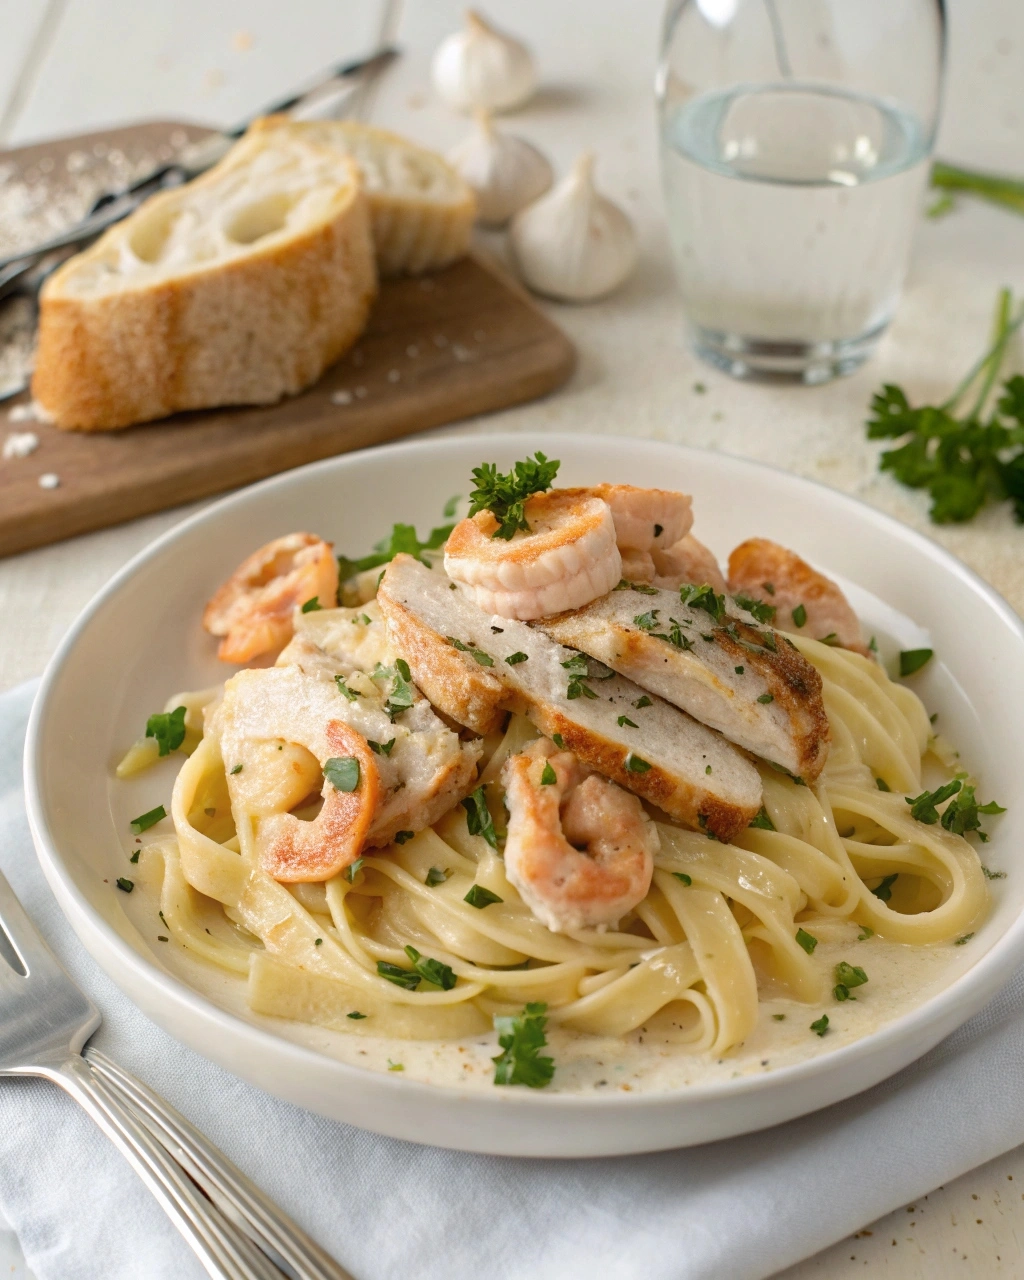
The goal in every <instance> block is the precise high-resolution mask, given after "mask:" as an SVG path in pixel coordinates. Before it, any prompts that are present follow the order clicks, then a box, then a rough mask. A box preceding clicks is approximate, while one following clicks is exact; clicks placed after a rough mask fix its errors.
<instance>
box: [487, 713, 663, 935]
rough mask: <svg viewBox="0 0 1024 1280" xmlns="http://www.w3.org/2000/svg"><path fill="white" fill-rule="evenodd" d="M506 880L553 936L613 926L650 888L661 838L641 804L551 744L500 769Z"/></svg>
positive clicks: (516, 757)
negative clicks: (506, 818) (505, 814)
mask: <svg viewBox="0 0 1024 1280" xmlns="http://www.w3.org/2000/svg"><path fill="white" fill-rule="evenodd" d="M502 780H503V782H504V785H505V803H506V805H507V806H508V812H509V822H508V836H507V839H506V841H505V873H506V875H507V876H508V878H509V880H510V881H511V882H512V884H514V885H515V887H516V888H517V889H518V890H519V893H520V895H521V896H522V898H523V901H524V902H525V903H526V904H527V906H528V907H529V908H530V910H531V911H532V912H533V914H534V915H535V916H536V917H537V919H538V920H540V921H541V922H542V923H543V924H545V925H547V927H548V928H549V929H551V930H552V931H553V932H555V933H559V932H562V931H564V930H567V929H581V928H584V927H586V926H588V925H608V924H614V923H615V922H616V921H617V920H619V919H621V917H622V916H624V915H625V914H626V912H627V911H630V910H632V908H633V907H635V906H636V904H637V903H638V902H641V901H642V900H643V899H644V898H645V897H646V896H647V891H648V890H649V889H650V887H651V876H652V874H653V872H654V855H655V854H656V853H657V852H658V849H659V847H660V840H659V838H658V831H657V828H656V827H655V825H654V823H653V822H652V821H651V819H650V818H649V817H648V816H647V814H646V813H645V812H644V808H643V806H642V805H641V803H640V801H639V800H638V799H637V797H636V796H634V795H630V793H629V792H628V791H623V790H622V788H621V787H618V786H616V785H615V783H614V782H610V781H609V780H608V779H607V778H603V777H601V776H600V775H599V774H596V773H590V772H588V771H587V770H586V769H585V768H584V767H583V766H582V765H581V764H580V763H579V761H578V760H577V758H576V756H575V755H574V754H573V753H572V752H571V751H559V750H558V749H557V748H556V747H555V745H554V743H552V742H551V741H549V740H548V739H547V738H541V739H539V740H538V741H537V742H533V743H531V744H530V746H529V747H527V748H526V750H525V751H523V752H521V753H520V754H519V755H514V756H510V757H509V758H508V760H507V761H506V762H505V764H504V766H503V769H502Z"/></svg>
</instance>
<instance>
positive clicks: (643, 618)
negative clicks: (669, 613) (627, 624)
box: [633, 609, 661, 631]
mask: <svg viewBox="0 0 1024 1280" xmlns="http://www.w3.org/2000/svg"><path fill="white" fill-rule="evenodd" d="M660 612H661V610H660V609H648V611H647V612H646V613H638V614H637V615H636V617H635V618H634V619H633V626H634V627H639V628H640V630H641V631H653V630H654V628H655V627H656V626H657V625H658V614H659V613H660Z"/></svg>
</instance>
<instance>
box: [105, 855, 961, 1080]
mask: <svg viewBox="0 0 1024 1280" xmlns="http://www.w3.org/2000/svg"><path fill="white" fill-rule="evenodd" d="M131 875H132V877H133V878H134V882H135V890H134V892H133V893H132V894H131V895H130V897H129V898H128V901H127V902H126V904H125V906H126V908H127V911H128V914H129V916H130V917H131V918H132V921H133V923H134V924H135V925H136V927H137V928H138V929H139V931H140V932H141V934H142V936H143V937H144V938H147V939H149V940H151V943H152V949H153V952H154V953H155V956H156V958H157V960H158V961H159V962H162V963H163V965H164V966H165V967H166V968H167V969H168V970H169V971H170V972H171V973H173V974H174V975H175V976H177V977H179V978H181V979H182V981H184V982H185V983H186V984H187V985H188V986H190V987H192V988H193V989H194V990H197V991H199V992H200V993H201V994H202V995H204V996H206V997H207V998H208V999H209V1000H211V1001H212V1002H213V1003H214V1004H216V1005H218V1006H219V1007H220V1008H222V1009H226V1010H228V1011H229V1012H231V1013H233V1014H236V1015H237V1016H238V1017H240V1018H242V1019H244V1020H245V1021H246V1022H249V1023H251V1024H253V1025H254V1026H258V1027H262V1028H263V1029H265V1030H267V1031H270V1032H271V1033H272V1034H274V1035H279V1036H283V1037H284V1038H285V1039H286V1040H291V1041H293V1042H294V1043H296V1044H301V1045H304V1046H305V1047H307V1048H310V1049H315V1050H317V1051H318V1052H320V1053H325V1054H328V1055H329V1056H330V1057H333V1058H337V1059H338V1060H339V1061H341V1062H346V1063H349V1064H350V1065H352V1066H357V1067H363V1068H366V1069H368V1070H371V1071H388V1070H395V1069H396V1064H401V1068H402V1072H403V1075H404V1076H405V1077H407V1078H409V1079H413V1080H420V1081H423V1082H425V1083H427V1084H434V1085H447V1086H452V1085H461V1086H463V1087H465V1088H471V1089H484V1090H487V1089H491V1088H493V1087H494V1084H493V1078H494V1065H493V1063H492V1062H491V1059H492V1057H493V1056H494V1055H495V1054H496V1053H498V1052H499V1048H498V1045H497V1038H496V1036H495V1035H494V1033H493V1032H492V1033H491V1034H489V1035H486V1036H474V1037H472V1038H470V1039H468V1040H464V1041H455V1042H447V1041H433V1040H397V1039H391V1038H381V1037H378V1036H374V1035H373V1033H372V1032H373V1028H372V1022H371V1020H370V1019H369V1018H367V1019H365V1020H363V1021H355V1022H353V1023H352V1030H351V1031H349V1030H347V1029H346V1030H345V1031H334V1030H331V1029H329V1028H326V1027H317V1026H311V1025H308V1024H306V1023H300V1022H292V1021H289V1020H287V1019H284V1018H269V1017H264V1016H262V1015H260V1014H257V1013H253V1011H252V1010H251V1009H250V1008H249V1007H248V1005H247V1004H246V999H245V993H246V983H245V980H244V979H243V978H240V977H236V976H234V975H232V974H230V973H228V972H226V971H225V970H222V969H219V968H217V967H215V966H214V965H211V964H209V963H207V962H206V961H204V960H201V959H199V958H198V957H196V956H194V955H191V954H190V953H189V952H188V951H187V950H186V949H185V948H184V947H182V946H181V945H179V944H178V943H177V942H175V941H174V940H173V938H169V940H168V941H167V942H159V941H157V938H158V936H160V935H163V936H165V937H166V936H168V935H169V930H168V929H167V927H166V926H165V925H164V924H163V922H162V921H161V919H160V917H159V914H158V912H159V906H160V903H159V884H160V864H159V860H155V859H149V858H147V857H146V856H145V852H143V856H142V857H141V858H140V860H139V863H138V864H137V865H136V866H135V867H132V868H131ZM810 927H811V928H813V932H814V935H815V936H816V937H817V938H818V946H817V947H816V948H815V951H814V954H813V957H812V960H813V962H814V963H815V964H816V965H817V966H818V967H819V969H820V972H821V973H822V975H823V978H824V980H825V981H826V982H827V984H828V989H829V991H830V992H831V988H832V986H833V985H834V981H835V980H834V977H833V976H832V971H833V969H834V968H835V966H836V964H838V963H839V961H841V960H846V961H847V962H848V963H850V964H852V965H859V966H860V967H861V968H863V969H864V971H865V972H866V973H867V975H868V982H867V983H866V984H865V985H863V986H860V987H857V988H856V989H855V990H854V991H853V992H852V994H853V995H854V996H855V997H856V999H851V1000H846V1001H843V1002H842V1003H840V1002H838V1001H837V1000H835V999H834V998H833V997H832V995H831V994H829V995H828V996H827V998H826V1000H825V1001H824V1003H822V1004H820V1005H807V1004H801V1003H799V1002H798V1001H795V1000H790V999H785V998H779V997H778V996H775V995H773V993H772V991H771V988H770V987H762V989H761V993H760V994H761V1003H760V1006H759V1017H758V1023H757V1026H756V1028H755V1030H754V1032H753V1034H752V1035H750V1036H749V1037H748V1038H747V1040H746V1041H744V1043H743V1044H741V1045H740V1046H738V1048H736V1049H734V1050H732V1051H730V1052H729V1053H727V1054H726V1055H725V1056H724V1057H721V1058H715V1057H712V1056H710V1055H708V1054H705V1053H695V1052H693V1051H691V1050H690V1049H688V1048H687V1046H686V1045H685V1044H679V1043H673V1042H671V1041H669V1040H667V1039H666V1038H665V1037H664V1036H657V1035H653V1034H650V1033H645V1032H644V1031H642V1030H641V1031H637V1032H633V1033H631V1034H629V1035H627V1036H624V1037H621V1038H618V1037H604V1036H588V1035H581V1034H579V1033H577V1032H571V1031H560V1030H559V1029H558V1028H557V1027H553V1026H551V1025H550V1024H549V1026H548V1032H547V1036H548V1047H547V1049H545V1050H544V1052H545V1053H547V1054H550V1055H551V1056H552V1057H553V1058H554V1060H555V1075H554V1079H553V1081H552V1083H551V1084H550V1085H548V1086H547V1088H546V1090H545V1092H547V1093H552V1092H557V1093H589V1092H591V1091H593V1090H619V1091H623V1092H636V1093H645V1092H646V1093H657V1092H665V1091H668V1090H673V1089H680V1088H685V1087H686V1086H687V1085H695V1084H705V1083H710V1082H713V1081H718V1080H729V1079H735V1078H737V1077H739V1076H749V1075H758V1074H764V1073H765V1072H769V1071H772V1070H775V1069H777V1068H779V1067H785V1066H792V1065H794V1064H796V1063H798V1062H805V1061H807V1060H808V1059H809V1058H814V1057H817V1056H819V1055H821V1054H823V1053H829V1052H831V1051H832V1050H833V1049H836V1048H839V1047H840V1046H841V1045H844V1044H849V1043H851V1042H852V1041H854V1040H859V1039H862V1038H863V1037H864V1036H866V1035H869V1034H870V1033H871V1032H873V1031H876V1030H878V1029H879V1028H881V1027H883V1026H885V1025H886V1024H887V1023H891V1022H894V1021H896V1020H897V1019H899V1018H901V1017H903V1016H905V1015H906V1014H907V1013H909V1012H910V1011H911V1010H912V1009H914V1008H916V1007H917V1006H919V1005H921V1004H923V1003H924V1002H925V1001H926V1000H927V999H929V998H930V997H931V996H934V995H936V994H938V992H940V991H941V990H942V989H943V988H945V987H947V986H949V984H950V983H951V982H952V981H953V980H954V979H955V978H956V977H958V976H959V975H960V974H961V973H963V972H964V971H965V970H966V969H968V968H970V967H971V965H972V964H973V963H974V960H975V959H976V956H975V954H973V953H972V944H973V940H968V941H967V942H966V943H964V944H963V945H961V946H957V945H955V944H953V943H946V944H942V945H938V946H911V945H907V944H905V943H894V942H888V941H886V940H885V939H884V938H881V937H878V936H873V937H870V938H868V939H865V940H863V941H862V940H859V938H858V934H859V933H860V932H861V928H860V926H859V925H856V924H853V923H851V922H849V921H847V920H834V921H827V922H825V921H822V922H815V923H814V925H813V926H810ZM973 945H976V944H973ZM823 1013H824V1014H827V1015H828V1019H829V1024H828V1030H827V1031H826V1034H825V1035H824V1036H819V1035H817V1034H815V1032H813V1031H812V1030H811V1029H810V1026H811V1023H812V1022H815V1021H816V1020H817V1019H819V1018H820V1017H821V1015H822V1014H823Z"/></svg>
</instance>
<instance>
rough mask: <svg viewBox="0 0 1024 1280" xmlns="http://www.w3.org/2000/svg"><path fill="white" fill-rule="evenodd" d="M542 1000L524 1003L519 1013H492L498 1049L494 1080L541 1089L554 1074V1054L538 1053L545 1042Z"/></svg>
mask: <svg viewBox="0 0 1024 1280" xmlns="http://www.w3.org/2000/svg"><path fill="white" fill-rule="evenodd" d="M547 1010H548V1007H547V1005H546V1004H539V1003H536V1004H528V1005H526V1006H525V1008H524V1009H523V1012H522V1014H521V1015H520V1016H519V1017H496V1018H495V1019H494V1029H495V1031H497V1033H498V1044H499V1046H500V1047H501V1050H502V1052H501V1053H499V1054H498V1055H497V1056H496V1057H495V1058H492V1062H493V1063H494V1083H495V1084H523V1085H526V1086H527V1087H528V1088H530V1089H543V1088H544V1086H545V1085H547V1084H550V1083H551V1079H552V1077H553V1076H554V1074H555V1060H554V1058H548V1057H541V1056H540V1051H541V1049H543V1048H544V1047H545V1045H546V1044H547V1042H548V1041H547V1036H546V1035H545V1034H544V1029H545V1027H546V1026H547V1022H548V1020H547V1018H546V1017H545V1015H546V1013H547Z"/></svg>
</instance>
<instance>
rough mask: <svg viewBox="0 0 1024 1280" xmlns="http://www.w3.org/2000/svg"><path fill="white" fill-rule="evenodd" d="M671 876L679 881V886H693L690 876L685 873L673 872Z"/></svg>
mask: <svg viewBox="0 0 1024 1280" xmlns="http://www.w3.org/2000/svg"><path fill="white" fill-rule="evenodd" d="M672 874H673V875H674V876H675V878H676V879H677V880H678V881H679V883H680V884H685V885H687V886H689V885H691V884H693V880H692V879H691V878H690V876H688V875H687V874H686V872H685V871H673V872H672Z"/></svg>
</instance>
